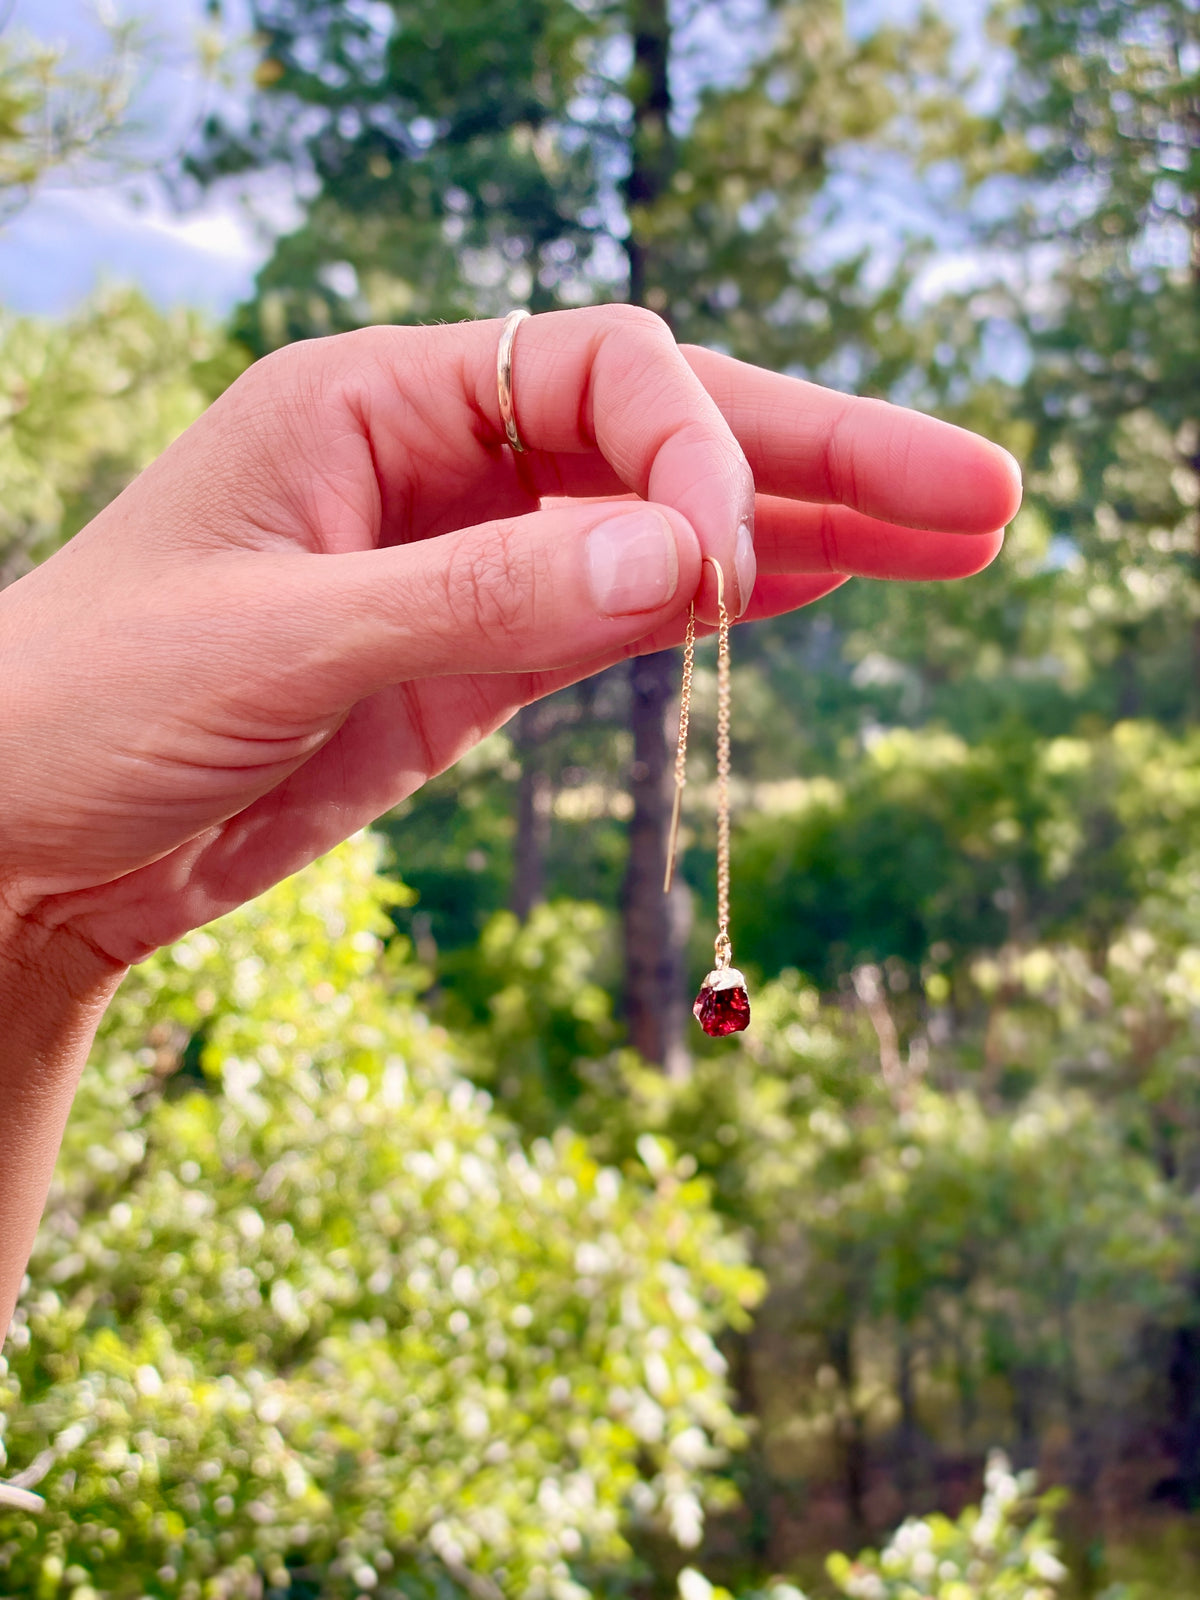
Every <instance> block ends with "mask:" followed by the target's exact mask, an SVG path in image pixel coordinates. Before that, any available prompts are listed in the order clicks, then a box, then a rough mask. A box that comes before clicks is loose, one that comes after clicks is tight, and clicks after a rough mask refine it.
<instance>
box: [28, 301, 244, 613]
mask: <svg viewBox="0 0 1200 1600" xmlns="http://www.w3.org/2000/svg"><path fill="white" fill-rule="evenodd" d="M244 364H245V357H244V356H243V355H242V354H241V353H240V352H238V351H237V350H236V349H235V348H234V347H231V346H230V344H229V343H228V341H227V340H226V338H225V337H224V335H223V334H221V333H220V332H218V331H217V330H215V329H213V328H211V327H210V326H209V325H208V324H207V323H206V322H205V321H204V320H203V319H202V318H201V317H200V316H198V315H197V314H195V313H193V312H175V313H171V314H164V313H162V312H160V311H156V310H155V309H154V308H153V307H152V306H150V305H149V304H148V303H147V302H146V301H145V300H144V299H143V298H142V296H141V295H140V294H138V293H136V292H134V291H132V290H128V289H112V290H108V291H106V292H105V293H103V294H101V295H100V296H98V297H97V298H95V299H94V300H92V301H91V302H89V303H87V304H86V305H84V306H83V307H81V308H80V309H79V310H78V311H76V312H74V313H73V314H72V315H71V316H70V317H68V318H66V319H65V320H63V321H62V322H58V323H52V322H48V321H46V320H44V319H41V318H37V317H19V316H14V315H11V314H5V313H3V312H0V582H4V581H11V580H12V579H13V578H16V577H19V576H20V574H21V572H22V571H24V570H25V568H26V567H27V566H28V565H30V564H31V563H32V562H34V561H36V560H39V559H41V558H42V557H43V556H46V555H48V554H49V553H50V551H51V550H53V549H54V548H56V546H57V545H59V544H60V543H62V541H63V540H64V539H67V538H69V537H70V536H71V535H72V534H73V533H75V532H77V531H78V529H79V528H81V527H82V526H83V524H84V523H85V522H88V521H89V520H90V519H91V518H92V517H94V516H95V515H96V513H97V512H98V511H101V510H102V509H103V508H104V506H105V505H107V504H108V502H109V501H110V500H112V499H113V498H114V497H115V496H116V495H117V494H118V493H119V492H120V491H121V490H122V489H123V488H124V487H125V485H126V483H128V482H129V480H130V479H131V478H132V477H134V476H135V474H136V473H138V472H140V471H141V469H142V468H143V467H144V466H146V465H147V464H148V463H149V462H151V461H152V460H153V459H154V457H155V456H156V455H158V454H159V453H160V452H161V451H162V450H163V449H165V448H166V446H167V445H168V444H170V442H171V440H172V439H174V438H175V436H176V435H177V434H179V433H181V432H182V431H183V429H184V428H186V427H187V426H188V424H189V423H191V422H193V421H194V420H195V419H196V417H197V416H199V414H200V412H201V411H202V410H203V409H204V407H205V406H206V405H208V404H209V403H210V401H212V400H213V399H215V398H216V396H217V395H218V394H219V393H220V392H221V390H222V389H224V388H225V387H226V386H227V385H228V384H229V383H231V382H232V381H233V379H234V378H235V377H236V376H237V375H238V373H239V371H240V370H241V368H242V366H243V365H244Z"/></svg>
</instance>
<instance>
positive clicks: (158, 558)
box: [0, 306, 1019, 964]
mask: <svg viewBox="0 0 1200 1600" xmlns="http://www.w3.org/2000/svg"><path fill="white" fill-rule="evenodd" d="M498 338H499V324H498V323H495V322H480V323H473V324H467V325H461V326H456V327H437V328H423V329H413V328H373V329H367V330H365V331H363V332H361V333H355V334H347V335H343V336H341V337H339V338H335V339H328V340H322V341H319V342H314V343H309V344H302V345H297V346H293V347H291V348H289V349H287V350H284V351H281V352H279V353H278V354H276V355H274V356H271V357H268V358H267V359H266V360H264V361H262V362H260V363H258V365H257V366H255V367H254V368H252V369H251V370H250V371H249V372H248V373H247V374H246V375H245V376H244V377H243V378H242V379H240V380H239V381H238V382H237V383H236V384H235V385H234V386H233V387H232V388H231V389H230V390H229V392H228V393H227V394H225V395H224V396H223V397H222V398H221V399H220V400H219V401H218V402H217V403H216V404H215V405H214V406H213V407H212V408H211V409H210V410H209V411H208V412H207V413H206V414H205V416H204V417H202V418H201V419H200V421H199V422H197V423H196V424H195V426H194V427H192V428H191V429H189V430H188V432H187V433H186V434H184V435H183V437H182V438H181V439H179V440H178V441H177V442H176V443H175V445H173V446H172V447H171V449H170V450H168V451H167V452H166V453H165V454H164V455H163V456H162V457H161V458H160V459H159V460H158V461H157V462H155V464H154V465H153V466H152V467H151V468H150V469H149V470H148V471H147V472H145V473H144V474H143V475H142V476H141V477H140V478H139V479H138V480H137V481H136V482H135V483H134V484H132V485H131V486H130V487H129V488H128V489H127V490H126V491H125V493H124V494H123V495H121V496H120V498H119V499H118V500H116V501H115V502H114V503H113V504H112V505H111V506H110V507H109V508H108V509H107V510H106V511H105V512H104V513H102V515H101V516H99V517H98V518H97V519H96V520H95V522H93V523H92V524H91V525H90V526H89V527H88V528H86V529H85V530H84V531H83V532H82V533H80V534H79V535H78V536H77V537H76V538H75V539H73V540H72V541H71V543H70V544H68V545H67V546H65V547H64V548H63V549H62V550H61V551H59V552H58V553H57V554H56V555H55V556H54V557H53V558H52V559H51V560H49V561H48V562H46V563H45V564H44V565H43V566H42V567H40V568H39V569H38V570H36V571H35V572H33V573H31V574H30V575H29V576H28V577H27V578H24V579H22V580H21V581H20V582H19V583H17V584H15V585H13V586H12V587H11V588H10V589H8V590H7V591H5V592H4V594H3V595H0V815H3V817H4V832H3V837H2V839H0V899H2V900H3V902H4V903H6V904H7V906H8V908H9V911H10V913H13V914H15V915H16V916H17V918H18V919H20V920H23V921H26V922H29V923H31V924H33V925H36V926H37V927H38V928H40V929H54V930H58V929H63V930H72V931H73V932H74V933H75V934H77V935H79V937H80V938H81V939H82V940H84V941H85V942H86V943H87V944H88V945H89V946H90V947H91V948H92V949H93V950H95V951H98V952H100V953H102V954H103V956H105V957H106V958H108V959H111V961H113V962H114V963H118V964H123V963H128V962H130V961H135V960H138V959H140V958H141V957H142V956H144V955H146V954H147V953H148V952H149V951H151V950H153V949H154V948H155V947H156V946H158V945H160V944H163V943H166V942H168V941H170V940H173V939H175V938H177V937H179V936H180V935H181V934H182V933H184V932H185V931H186V930H187V929H189V928H191V927H194V926H196V925H197V924H200V923H203V922H206V921H209V920H210V919H211V918H213V917H215V916H218V915H219V914H221V913H222V912H225V911H227V910H229V909H231V908H232V907H233V906H235V905H237V904H239V903H240V902H241V901H243V900H245V899H248V898H249V897H251V896H252V895H255V894H257V893H258V892H260V891H261V890H262V889H264V888H266V887H267V886H268V885H269V884H271V883H272V882H275V881H276V880H277V879H279V878H281V877H283V876H285V875H286V874H288V873H290V872H292V871H294V870H296V869H297V868H299V867H300V866H302V865H303V864H304V863H305V862H307V861H309V860H311V859H312V858H313V857H314V856H316V855H318V854H320V853H321V852H323V851H325V850H327V849H328V848H330V847H331V846H332V845H333V844H335V843H336V842H337V841H338V840H340V839H342V838H344V837H345V836H346V835H347V834H349V833H351V832H353V831H354V830H355V829H357V828H358V827H360V826H361V825H362V824H363V823H364V822H366V821H368V820H369V819H371V818H372V817H375V816H377V815H378V814H379V813H381V812H382V811H384V810H386V809H387V808H388V807H390V806H393V805H395V804H396V803H397V802H398V801H399V800H401V799H402V798H404V796H406V795H408V794H410V793H411V792H412V791H413V790H414V789H416V788H418V787H419V786H420V785H421V784H422V783H424V782H425V780H426V779H427V778H429V777H430V776H432V775H433V774H435V773H437V772H439V771H441V770H443V769H444V768H445V767H447V766H449V765H450V764H451V763H452V762H453V761H455V760H456V759H457V758H458V757H459V756H460V755H462V754H463V752H464V751H465V750H467V749H468V748H469V747H470V746H471V745H473V744H474V743H475V742H476V741H477V740H479V739H481V738H482V737H483V736H484V735H486V734H487V733H489V732H491V731H492V729H494V728H495V727H497V726H498V725H499V724H500V723H502V722H504V721H505V720H506V718H508V717H509V716H510V715H511V714H512V713H513V712H514V711H515V710H516V709H517V708H518V707H519V706H521V705H523V704H525V703H527V702H528V701H530V700H532V699H534V698H536V697H537V696H539V695H542V694H545V693H548V692H549V691H551V690H553V689H555V688H558V687H560V686H561V685H563V684H565V683H568V682H571V681H573V680H574V679H576V678H578V677H581V676H583V675H585V674H587V673H590V672H594V671H597V670H599V669H600V668H602V667H604V666H606V665H608V664H610V663H612V662H613V661H616V660H619V659H620V658H621V657H622V656H624V655H629V654H632V653H635V652H637V651H639V650H652V649H658V648H662V647H663V646H665V645H667V644H671V643H675V642H677V641H678V639H679V638H680V637H681V634H682V627H683V618H684V614H685V612H686V608H687V606H688V603H689V602H690V601H691V600H692V598H693V596H695V595H697V591H699V606H700V612H701V615H702V616H707V617H708V618H710V619H711V618H712V616H713V602H714V592H715V591H714V589H713V580H712V577H711V575H708V576H706V577H704V578H703V582H702V566H701V562H702V557H703V556H704V555H711V556H714V557H715V558H716V559H717V560H718V561H719V562H720V563H721V565H722V569H723V571H724V572H725V574H726V575H727V581H728V586H729V590H730V599H731V602H732V608H733V609H734V610H735V611H737V612H740V613H742V614H744V615H746V616H750V617H754V616H768V615H772V614H775V613H778V612H781V611H785V610H788V609H791V608H792V607H795V606H798V605H803V604H806V603H807V602H808V601H810V600H813V599H815V598H817V597H818V596H820V595H822V594H824V593H826V592H828V591H829V590H830V589H832V588H834V587H836V585H837V584H839V583H840V582H842V581H844V577H843V575H844V574H847V573H854V572H857V573H865V574H870V575H873V576H881V577H921V578H929V577H960V576H964V575H966V574H968V573H970V572H973V571H976V570H977V569H978V568H979V567H981V566H983V565H985V564H986V563H987V562H988V561H989V560H991V558H992V557H993V556H994V555H995V553H996V551H997V550H998V549H999V547H1000V543H1001V538H1002V533H1001V531H1000V530H1002V529H1003V526H1004V524H1005V523H1006V522H1007V521H1008V520H1009V518H1010V517H1011V516H1012V514H1013V512H1014V511H1015V509H1016V506H1017V503H1018V500H1019V487H1018V478H1017V473H1016V467H1015V463H1013V462H1012V460H1011V458H1010V457H1008V456H1007V455H1006V454H1005V453H1004V452H1003V451H1002V450H1000V449H998V448H997V447H996V446H994V445H990V444H988V443H986V442H985V441H983V440H981V439H977V438H976V437H974V436H973V435H971V434H967V433H964V432H963V431H961V430H959V429H956V428H952V427H949V426H948V425H946V424H944V423H940V422H937V421H934V420H933V419H931V418H927V417H923V416H920V415H917V414H915V413H911V412H906V411H903V410H900V409H898V408H895V407H891V406H887V405H884V404H882V403H880V402H876V401H863V400H852V399H849V398H847V397H846V396H843V395H839V394H834V393H831V392H829V391H826V390H822V389H819V388H816V387H814V386H812V385H809V384H804V383H800V382H797V381H794V380H791V379H786V378H781V377H778V376H774V375H771V374H767V373H764V372H760V371H759V370H757V369H755V368H753V367H748V366H745V365H742V364H740V363H737V362H734V361H731V360H728V359H727V358H724V357H721V356H717V355H714V354H712V353H710V352H707V351H703V350H697V349H685V350H680V349H679V348H678V347H676V345H675V344H674V343H673V341H672V340H671V338H670V335H669V334H668V332H667V330H666V328H665V327H664V325H663V324H662V323H661V322H660V321H659V320H658V319H657V318H655V317H653V316H651V315H650V314H649V313H645V312H640V311H636V310H632V309H631V308H629V307H622V306H611V307H606V308H600V309H592V310H586V311H578V312H560V313H554V314H550V315H546V316H543V317H538V318H536V319H534V320H532V321H529V322H526V323H524V324H522V326H521V328H520V330H519V332H518V335H517V340H516V349H515V361H514V392H515V404H516V410H517V416H518V421H519V425H520V429H521V433H522V436H523V438H524V440H525V442H526V444H527V445H528V446H529V448H530V453H529V454H527V455H521V456H514V454H513V453H512V452H511V451H510V450H508V449H507V447H505V446H504V445H503V444H502V438H503V434H502V431H501V428H500V422H499V411H498V403H497V394H496V369H495V363H496V348H497V341H498ZM756 483H757V487H758V490H759V494H758V497H757V527H758V537H757V545H758V564H759V572H760V576H759V577H758V579H757V582H756V581H755V556H754V549H753V545H752V543H751V538H750V529H751V528H752V526H753V524H754V521H755V511H756V496H755V485H756ZM630 492H632V493H633V494H635V495H637V496H640V497H642V499H643V500H644V501H646V502H649V504H645V505H633V504H631V503H630V502H629V501H628V500H622V499H621V497H622V496H625V495H627V494H629V493H630ZM563 497H567V503H563ZM596 497H606V498H605V502H604V503H596ZM543 499H547V500H551V499H552V501H553V503H551V504H548V505H547V506H546V507H544V508H543V507H542V504H541V503H542V500H543ZM608 501H611V502H612V503H607V502H608ZM571 502H576V503H571ZM631 515H632V516H633V519H634V520H633V521H629V520H627V519H628V518H629V517H630V516H631ZM614 519H621V520H619V521H618V520H614ZM739 529H741V530H742V531H741V533H740V535H739ZM703 570H704V572H707V569H703Z"/></svg>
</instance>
